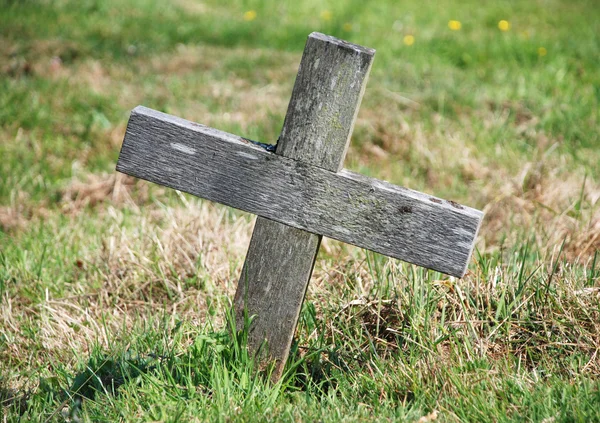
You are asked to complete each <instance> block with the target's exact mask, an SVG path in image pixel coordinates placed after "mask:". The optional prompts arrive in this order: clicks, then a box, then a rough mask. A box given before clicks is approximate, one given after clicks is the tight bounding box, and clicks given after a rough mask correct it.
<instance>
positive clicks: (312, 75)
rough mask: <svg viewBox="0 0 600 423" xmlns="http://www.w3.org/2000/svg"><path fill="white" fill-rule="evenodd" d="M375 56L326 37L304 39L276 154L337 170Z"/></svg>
mask: <svg viewBox="0 0 600 423" xmlns="http://www.w3.org/2000/svg"><path fill="white" fill-rule="evenodd" d="M374 55H375V50H373V49H370V48H366V47H362V46H359V45H356V44H350V43H348V42H346V41H342V40H338V39H337V38H334V37H330V36H327V35H323V34H319V33H316V32H314V33H312V34H310V36H309V37H308V41H307V42H306V47H305V49H304V54H303V55H302V61H301V62H300V68H299V69H298V76H297V77H296V83H295V84H294V90H293V91H292V98H291V100H290V104H289V106H288V110H287V114H286V116H285V122H284V124H283V129H282V130H281V136H280V137H279V142H278V143H277V153H278V154H281V155H283V156H286V157H290V158H292V159H297V160H301V161H303V162H306V163H310V164H312V165H315V166H319V167H322V168H325V169H327V170H332V171H334V172H337V171H338V170H340V169H341V168H342V165H343V163H344V158H345V156H346V150H347V149H348V144H349V143H350V136H351V135H352V130H353V128H354V121H355V120H356V115H357V114H358V109H359V106H360V102H361V99H362V96H363V93H364V90H365V87H366V85H367V79H368V76H369V71H370V70H371V64H372V62H373V56H374Z"/></svg>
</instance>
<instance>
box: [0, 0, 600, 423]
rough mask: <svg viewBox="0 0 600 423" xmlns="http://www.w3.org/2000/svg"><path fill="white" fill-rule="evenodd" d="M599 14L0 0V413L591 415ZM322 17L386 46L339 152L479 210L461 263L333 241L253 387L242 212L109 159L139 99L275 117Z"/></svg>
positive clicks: (88, 416) (599, 299) (251, 132)
mask: <svg viewBox="0 0 600 423" xmlns="http://www.w3.org/2000/svg"><path fill="white" fill-rule="evenodd" d="M599 18H600V8H599V7H598V5H597V2H596V1H593V0H590V1H572V2H566V1H558V0H552V1H550V0H547V1H541V0H537V1H531V2H517V1H499V2H494V3H485V4H482V3H481V2H476V1H464V2H452V1H450V0H444V1H441V2H429V1H420V2H393V1H380V2H359V1H345V2H317V1H306V2H302V3H300V4H297V3H296V2H289V1H279V2H272V1H266V0H261V1H242V2H235V3H234V2H222V1H220V2H217V1H202V2H200V1H192V0H177V1H174V2H170V3H168V4H166V3H165V4H161V3H157V2H153V1H149V0H127V1H119V2H117V1H112V0H108V1H91V0H90V1H87V0H82V1H77V2H75V1H60V0H59V1H34V0H24V1H11V0H0V157H1V159H2V160H0V304H1V309H0V310H1V315H0V400H1V401H2V403H3V406H2V410H3V413H4V415H5V416H6V418H7V419H8V420H9V421H13V420H14V421H17V420H19V419H26V418H30V419H32V420H38V419H46V418H51V419H56V420H61V419H62V420H68V419H72V420H75V419H82V420H86V421H87V420H90V421H100V420H107V421H108V420H110V421H113V420H116V419H124V420H134V419H143V420H165V421H167V420H168V421H171V420H177V419H181V420H186V421H187V420H191V419H193V418H197V419H199V420H207V419H211V420H213V419H217V418H222V419H232V420H236V419H239V420H294V421H296V420H306V421H313V420H315V419H317V418H319V419H322V420H326V421H338V420H340V419H342V418H344V419H347V420H364V419H367V418H368V419H377V418H379V419H381V420H386V419H392V420H408V421H433V420H436V419H437V420H442V421H460V420H477V421H481V420H484V421H488V420H493V421H503V420H519V421H521V420H525V419H529V420H532V421H542V420H544V419H545V420H544V421H547V422H549V421H593V420H600V416H599V415H598V410H600V393H599V388H598V376H599V375H600V357H599V356H598V351H599V349H600V330H599V321H600V281H599V274H600V270H599V267H600V264H598V261H600V260H598V250H599V249H600V212H599V211H598V209H599V206H598V204H599V201H598V200H599V198H600V181H599V180H598V175H599V174H600V165H599V163H600V149H599V148H598V147H599V145H600V139H599V134H600V131H599V129H600V125H599V116H598V115H599V103H600V72H599V71H598V63H600V35H599V34H600V19H599ZM450 21H458V22H459V25H457V24H456V23H451V22H450ZM501 21H505V22H502V23H501ZM312 31H320V32H324V33H327V34H330V35H334V36H337V37H339V38H343V39H345V40H348V41H351V42H354V43H358V44H362V45H365V46H369V47H373V48H375V49H377V54H376V57H375V61H374V65H373V69H372V72H371V77H370V81H369V83H368V86H367V91H366V93H365V97H364V100H363V105H362V108H361V111H360V114H359V120H358V122H357V124H356V128H355V132H354V136H353V139H352V144H351V148H350V150H349V153H348V156H347V160H346V166H347V167H349V168H352V169H354V170H357V171H359V172H362V173H366V174H369V175H372V176H376V177H379V178H384V179H387V180H389V181H391V182H393V183H396V184H399V185H404V186H408V187H410V188H413V189H418V190H421V191H425V192H429V193H431V194H434V195H438V196H441V197H445V198H450V199H453V200H456V201H459V202H461V203H464V204H468V205H470V206H473V207H477V208H480V209H483V210H484V211H485V212H486V220H485V222H484V225H483V227H482V230H481V234H480V238H479V240H478V244H477V246H478V248H477V251H476V253H475V258H474V260H473V263H472V266H471V267H470V272H469V274H468V276H467V277H466V278H465V279H464V280H455V279H452V278H447V277H445V276H444V275H440V274H437V273H435V272H427V271H424V270H421V269H417V268H414V267H413V266H409V265H405V264H403V263H399V262H395V261H392V260H388V259H386V258H383V257H381V256H378V255H373V254H370V253H366V252H364V251H361V250H357V249H355V248H353V247H348V246H343V245H340V244H338V243H336V242H332V241H325V242H324V245H323V248H322V251H321V253H320V255H319V259H318V263H317V267H316V270H315V277H314V280H313V283H311V287H310V289H309V292H308V294H307V302H306V304H305V307H304V310H303V312H302V315H301V322H300V325H299V329H298V333H297V344H296V345H295V350H294V353H293V356H292V359H291V361H290V363H289V366H288V367H289V368H288V373H287V376H286V378H284V380H283V381H282V383H281V384H279V385H277V386H270V385H269V384H268V383H266V382H265V381H264V380H263V379H261V378H260V377H257V376H255V375H254V372H253V370H252V363H251V360H250V358H249V357H247V356H245V354H244V351H243V339H231V338H230V337H228V336H227V331H226V330H225V331H224V316H225V314H226V310H227V309H228V307H229V301H230V298H231V294H232V292H233V290H234V287H235V284H236V277H237V275H238V274H239V270H240V266H241V264H242V262H243V256H244V253H245V249H246V248H247V242H248V239H249V234H250V231H251V225H252V223H251V222H252V221H251V217H250V216H247V215H245V214H242V213H238V212H236V211H232V210H228V209H225V208H221V207H220V206H215V205H211V204H208V203H206V202H203V201H201V200H197V199H193V198H191V197H189V196H186V195H180V194H178V193H175V192H170V191H169V190H165V189H162V188H160V187H156V186H151V185H149V184H146V183H144V182H140V181H134V180H132V179H130V178H124V177H122V176H117V175H115V172H114V165H115V162H116V158H117V156H118V152H119V148H120V144H121V141H122V137H123V133H124V129H125V125H126V121H127V117H128V112H129V110H131V109H132V108H133V107H135V106H136V105H138V104H144V105H146V106H148V107H153V108H156V109H159V110H162V111H165V112H168V113H172V114H176V115H179V116H182V117H185V118H187V119H190V120H194V121H197V122H200V123H203V124H206V125H210V126H214V127H218V128H219V129H222V130H225V131H229V132H232V133H236V134H239V135H243V136H246V137H249V138H252V139H256V140H259V141H263V142H274V141H275V140H276V139H277V136H278V133H279V131H280V129H281V126H282V123H283V118H284V116H285V111H286V106H287V102H288V100H289V95H290V93H291V88H292V85H293V82H294V77H295V74H296V71H297V66H298V63H299V61H300V57H301V52H302V49H303V46H304V43H305V40H306V37H307V35H308V34H309V33H310V32H312ZM223 331H224V332H223ZM86 372H87V373H86ZM96 376H97V377H96ZM117 387H118V389H117ZM96 391H98V392H99V394H98V395H96V394H95V393H94V392H96ZM83 393H85V395H84V394H83ZM419 419H421V420H419ZM423 419H424V420H423Z"/></svg>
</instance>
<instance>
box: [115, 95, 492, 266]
mask: <svg viewBox="0 0 600 423" xmlns="http://www.w3.org/2000/svg"><path fill="white" fill-rule="evenodd" d="M117 170H119V171H121V172H124V173H127V174H130V175H133V176H136V177H139V178H142V179H146V180H149V181H151V182H155V183H158V184H161V185H166V186H168V187H171V188H175V189H178V190H181V191H185V192H188V193H190V194H194V195H196V196H199V197H202V198H206V199H208V200H211V201H216V202H218V203H222V204H225V205H228V206H231V207H235V208H237V209H240V210H245V211H248V212H250V213H253V214H257V215H259V216H262V217H266V218H267V219H270V220H275V221H277V222H279V223H283V224H286V225H288V226H292V227H294V228H297V229H302V230H305V231H308V232H312V233H315V234H320V235H324V236H328V237H330V238H334V239H337V240H340V241H343V242H346V243H349V244H354V245H357V246H359V247H363V248H366V249H369V250H373V251H376V252H379V253H382V254H385V255H387V256H391V257H395V258H398V259H401V260H404V261H408V262H411V263H414V264H417V265H420V266H424V267H428V268H431V269H434V270H438V271H440V272H443V273H447V274H449V275H453V276H458V277H462V276H463V274H464V272H465V269H466V266H467V263H468V259H469V256H470V253H471V250H472V248H473V243H474V240H475V236H476V234H477V230H478V228H479V224H480V222H481V218H482V213H481V212H480V211H478V210H474V209H471V208H469V207H466V206H461V205H459V204H457V203H454V202H451V201H450V202H449V201H445V200H441V199H438V198H434V197H431V196H429V195H426V194H422V193H419V192H416V191H412V190H409V189H406V188H402V187H398V186H395V185H392V184H390V183H387V182H383V181H379V180H376V179H373V178H369V177H365V176H361V175H358V174H355V173H353V172H350V171H347V170H342V171H340V172H338V173H334V172H331V171H328V170H325V169H323V168H320V167H316V166H312V165H309V164H306V163H304V162H301V161H299V160H293V159H289V158H286V157H283V156H279V155H276V154H273V153H270V152H268V151H266V150H265V149H263V148H261V147H257V146H255V145H253V144H251V143H249V141H248V140H245V139H243V138H240V137H237V136H235V135H231V134H227V133H225V132H222V131H218V130H216V129H212V128H208V127H205V126H202V125H199V124H197V123H193V122H189V121H186V120H184V119H180V118H177V117H174V116H170V115H167V114H164V113H161V112H157V111H154V110H151V109H147V108H145V107H137V108H136V109H135V110H134V111H133V112H132V114H131V118H130V120H129V124H128V126H127V132H126V135H125V140H124V141H123V147H122V150H121V155H120V157H119V162H118V164H117ZM275 265H276V264H275Z"/></svg>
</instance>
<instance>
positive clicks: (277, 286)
mask: <svg viewBox="0 0 600 423" xmlns="http://www.w3.org/2000/svg"><path fill="white" fill-rule="evenodd" d="M374 54H375V51H374V50H372V49H368V48H364V47H361V46H357V45H354V44H349V43H346V42H345V41H341V40H338V39H336V38H333V37H328V36H326V35H323V34H319V33H313V34H311V35H310V36H309V37H308V40H307V42H306V47H305V48H304V54H303V55H302V60H301V62H300V68H299V70H298V76H297V77H296V82H295V84H294V89H293V91H292V98H291V100H290V103H289V106H288V110H287V114H286V117H285V122H284V124H283V129H282V131H281V135H280V137H279V140H278V142H277V151H276V153H277V154H280V155H282V156H286V157H290V158H293V159H297V160H300V161H303V162H305V163H309V164H313V165H316V166H320V167H323V168H325V169H327V170H332V171H337V170H339V169H340V168H341V166H342V163H343V161H344V156H345V155H346V150H347V148H348V144H349V142H350V135H351V133H352V128H353V127H354V121H355V119H356V114H357V113H358V108H359V105H360V101H361V99H362V95H363V93H364V89H365V86H366V83H367V79H368V75H369V71H370V69H371V63H372V61H373V55H374ZM320 243H321V235H318V234H312V233H309V232H306V231H303V230H299V229H296V228H292V227H290V226H286V225H283V224H280V223H276V222H273V221H270V220H268V219H265V218H262V217H260V216H259V217H258V218H257V219H256V224H255V227H254V232H253V234H252V240H251V242H250V246H249V248H248V253H247V255H246V261H245V262H244V267H243V269H242V275H241V278H240V281H239V283H238V287H237V291H236V293H235V299H234V308H235V310H236V321H237V324H238V327H239V326H240V325H241V324H243V322H244V315H250V316H253V317H254V319H253V321H252V325H251V326H250V330H249V333H248V346H249V347H250V348H251V349H253V350H255V351H256V350H257V349H258V348H259V347H260V346H261V344H262V343H263V342H264V341H266V342H267V346H268V349H267V351H266V352H267V353H268V356H267V357H266V358H267V359H272V360H275V369H274V371H273V378H274V379H278V378H279V377H280V376H281V373H282V372H283V367H284V365H285V362H286V361H287V357H288V355H289V350H290V346H291V344H292V339H293V337H294V332H295V329H296V324H297V322H298V317H299V315H300V310H301V308H302V302H303V301H304V296H305V294H306V289H307V287H308V283H309V281H310V276H311V274H312V270H313V267H314V262H315V258H316V256H317V253H318V250H319V245H320Z"/></svg>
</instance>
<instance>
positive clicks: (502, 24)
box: [498, 19, 510, 32]
mask: <svg viewBox="0 0 600 423" xmlns="http://www.w3.org/2000/svg"><path fill="white" fill-rule="evenodd" d="M498 28H500V31H504V32H506V31H508V30H509V29H510V23H508V21H505V20H504V19H502V20H501V21H500V22H498Z"/></svg>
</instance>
